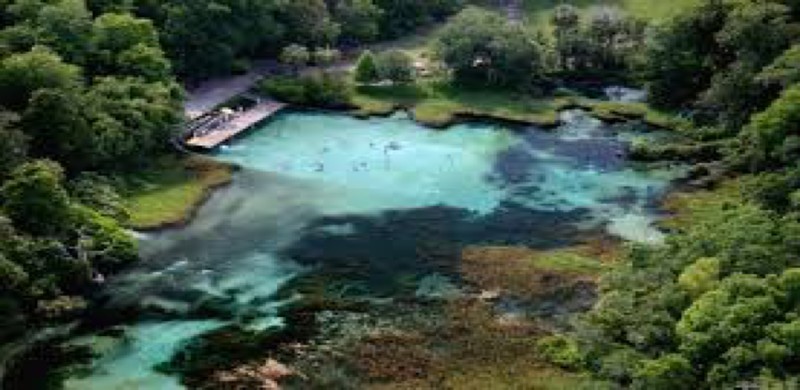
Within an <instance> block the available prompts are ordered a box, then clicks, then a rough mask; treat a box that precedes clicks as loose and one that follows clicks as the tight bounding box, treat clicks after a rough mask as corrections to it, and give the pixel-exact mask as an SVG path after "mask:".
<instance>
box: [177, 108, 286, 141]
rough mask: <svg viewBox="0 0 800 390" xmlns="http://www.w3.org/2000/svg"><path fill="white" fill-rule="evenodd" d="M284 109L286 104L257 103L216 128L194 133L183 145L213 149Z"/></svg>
mask: <svg viewBox="0 0 800 390" xmlns="http://www.w3.org/2000/svg"><path fill="white" fill-rule="evenodd" d="M284 107H286V104H284V103H280V102H276V101H266V102H261V103H258V104H257V105H256V106H254V107H253V108H250V109H249V110H247V111H244V112H237V113H234V114H233V117H232V118H231V119H230V120H229V121H227V122H225V123H223V124H221V125H219V126H218V127H216V128H213V129H202V130H198V131H195V134H192V135H191V136H190V137H189V138H188V139H187V140H186V142H185V143H186V145H188V146H190V147H195V148H200V149H214V148H216V147H217V146H219V145H221V144H222V143H224V142H226V141H228V140H230V139H232V138H234V137H236V136H237V135H239V134H241V133H242V132H244V131H246V130H248V129H249V128H251V127H252V126H254V125H255V124H257V123H259V122H261V121H263V120H265V119H267V118H269V117H271V116H272V115H274V114H275V113H277V112H278V111H280V110H281V109H283V108H284Z"/></svg>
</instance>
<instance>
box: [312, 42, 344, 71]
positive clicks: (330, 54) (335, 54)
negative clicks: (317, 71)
mask: <svg viewBox="0 0 800 390" xmlns="http://www.w3.org/2000/svg"><path fill="white" fill-rule="evenodd" d="M311 57H313V60H314V64H316V65H318V66H322V67H327V66H331V65H333V64H335V63H336V62H338V61H339V60H340V59H341V58H342V52H340V51H339V50H337V49H332V48H330V47H325V48H318V49H316V50H314V52H313V53H312V55H311Z"/></svg>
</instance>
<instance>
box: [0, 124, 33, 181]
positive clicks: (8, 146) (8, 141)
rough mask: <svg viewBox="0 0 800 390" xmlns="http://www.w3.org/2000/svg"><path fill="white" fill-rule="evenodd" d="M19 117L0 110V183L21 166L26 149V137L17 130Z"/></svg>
mask: <svg viewBox="0 0 800 390" xmlns="http://www.w3.org/2000/svg"><path fill="white" fill-rule="evenodd" d="M18 122H19V117H18V116H17V115H16V114H14V113H12V112H10V111H6V110H0V181H1V180H2V179H4V178H5V177H6V175H8V174H9V173H10V172H11V170H12V169H14V168H15V167H17V166H18V165H19V164H21V163H22V162H23V161H24V159H25V157H26V155H27V149H28V137H27V136H25V134H24V133H22V131H20V130H19V128H18V124H19V123H18Z"/></svg>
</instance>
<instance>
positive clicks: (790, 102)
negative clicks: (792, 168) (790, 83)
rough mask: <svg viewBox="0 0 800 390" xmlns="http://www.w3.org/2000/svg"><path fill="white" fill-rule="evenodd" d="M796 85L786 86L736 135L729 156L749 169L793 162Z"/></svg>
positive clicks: (797, 144)
mask: <svg viewBox="0 0 800 390" xmlns="http://www.w3.org/2000/svg"><path fill="white" fill-rule="evenodd" d="M798 107H800V85H797V86H794V87H791V88H788V89H787V90H785V91H784V92H783V94H782V95H781V97H780V98H778V99H777V100H776V101H775V102H773V103H772V105H770V107H769V108H767V109H766V110H765V111H764V112H762V113H759V114H757V115H755V116H754V117H753V119H752V120H751V121H750V123H749V124H748V125H747V126H745V128H744V129H743V130H742V132H741V134H740V135H739V137H738V139H737V141H736V146H735V147H734V148H733V151H732V153H731V157H730V160H731V162H732V163H733V164H734V165H736V166H739V167H742V168H745V169H748V170H750V171H754V172H757V171H761V170H764V169H768V168H770V167H776V166H780V165H787V164H793V163H794V162H796V161H797V157H798V156H800V135H798V134H796V131H795V129H796V126H797V123H798V121H800V110H798Z"/></svg>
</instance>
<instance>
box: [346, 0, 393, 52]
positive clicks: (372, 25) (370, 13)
mask: <svg viewBox="0 0 800 390" xmlns="http://www.w3.org/2000/svg"><path fill="white" fill-rule="evenodd" d="M382 15H383V11H382V10H381V9H380V8H379V7H378V6H376V5H375V3H373V1H372V0H340V1H339V2H337V3H336V7H335V9H334V16H335V17H336V20H337V21H338V22H339V24H340V25H341V28H342V39H344V40H346V41H354V42H371V41H373V40H375V39H376V38H377V37H378V34H379V32H380V31H379V26H378V23H379V22H380V19H381V16H382Z"/></svg>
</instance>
